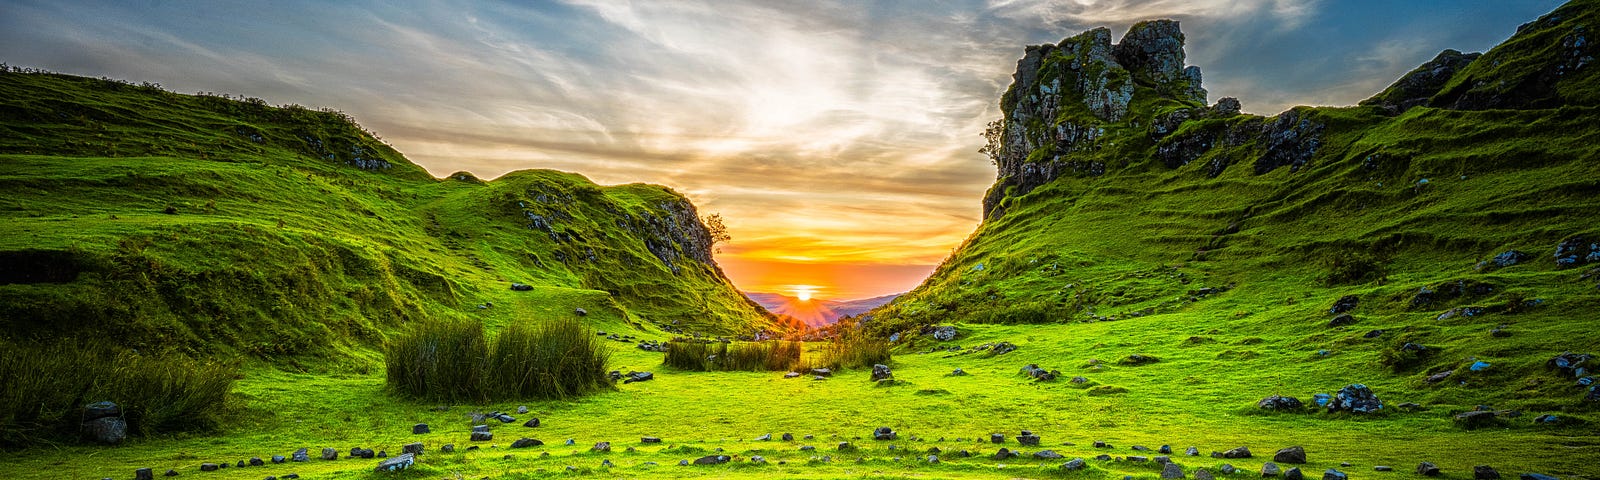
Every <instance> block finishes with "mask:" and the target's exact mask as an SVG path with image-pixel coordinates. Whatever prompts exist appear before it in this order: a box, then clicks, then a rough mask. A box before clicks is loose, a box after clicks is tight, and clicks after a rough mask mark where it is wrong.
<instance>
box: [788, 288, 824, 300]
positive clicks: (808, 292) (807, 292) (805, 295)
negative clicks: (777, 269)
mask: <svg viewBox="0 0 1600 480" xmlns="http://www.w3.org/2000/svg"><path fill="white" fill-rule="evenodd" d="M792 287H793V288H794V298H798V299H800V301H802V302H809V301H811V296H812V295H815V294H816V293H817V290H821V289H822V287H819V286H816V285H793V286H792Z"/></svg>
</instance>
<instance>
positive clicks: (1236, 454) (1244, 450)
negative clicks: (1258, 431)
mask: <svg viewBox="0 0 1600 480" xmlns="http://www.w3.org/2000/svg"><path fill="white" fill-rule="evenodd" d="M1222 458H1250V447H1238V448H1234V449H1230V450H1228V451H1226V452H1222Z"/></svg>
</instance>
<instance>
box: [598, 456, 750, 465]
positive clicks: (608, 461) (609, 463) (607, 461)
mask: <svg viewBox="0 0 1600 480" xmlns="http://www.w3.org/2000/svg"><path fill="white" fill-rule="evenodd" d="M756 458H761V457H756ZM600 466H602V467H615V466H616V465H613V464H612V463H611V459H609V458H607V459H603V460H600Z"/></svg>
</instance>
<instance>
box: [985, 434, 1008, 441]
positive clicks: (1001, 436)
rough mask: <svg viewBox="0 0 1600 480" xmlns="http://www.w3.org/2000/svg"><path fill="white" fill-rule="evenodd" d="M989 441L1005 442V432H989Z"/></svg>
mask: <svg viewBox="0 0 1600 480" xmlns="http://www.w3.org/2000/svg"><path fill="white" fill-rule="evenodd" d="M989 441H990V442H992V443H1006V434H1004V433H991V434H989Z"/></svg>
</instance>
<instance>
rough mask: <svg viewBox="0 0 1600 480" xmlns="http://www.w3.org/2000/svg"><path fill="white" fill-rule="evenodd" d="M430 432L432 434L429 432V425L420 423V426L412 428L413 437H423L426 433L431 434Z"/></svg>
mask: <svg viewBox="0 0 1600 480" xmlns="http://www.w3.org/2000/svg"><path fill="white" fill-rule="evenodd" d="M430 432H431V430H428V424H426V423H419V424H416V425H412V426H411V434H412V435H422V434H424V433H430Z"/></svg>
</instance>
